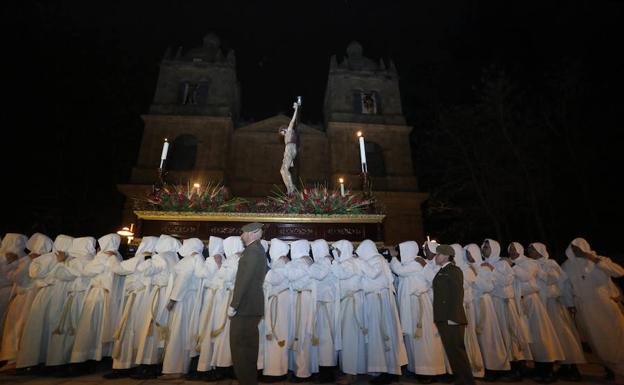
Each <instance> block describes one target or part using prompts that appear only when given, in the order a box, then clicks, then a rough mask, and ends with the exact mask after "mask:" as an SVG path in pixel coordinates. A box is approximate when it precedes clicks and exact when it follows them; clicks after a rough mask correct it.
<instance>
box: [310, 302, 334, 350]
mask: <svg viewBox="0 0 624 385" xmlns="http://www.w3.org/2000/svg"><path fill="white" fill-rule="evenodd" d="M328 303H331V302H330V301H317V302H316V312H317V314H318V313H320V308H323V309H324V310H325V318H326V319H327V325H328V328H329V336H330V338H331V339H332V341H333V340H334V329H333V326H332V322H331V319H330V318H329V308H328V307H327V304H328ZM319 343H320V340H319V338H318V336H317V335H316V328H314V332H313V334H312V345H314V346H316V345H318V344H319Z"/></svg>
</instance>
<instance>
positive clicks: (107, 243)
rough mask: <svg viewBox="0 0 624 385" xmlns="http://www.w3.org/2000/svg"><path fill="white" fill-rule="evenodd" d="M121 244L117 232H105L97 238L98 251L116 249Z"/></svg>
mask: <svg viewBox="0 0 624 385" xmlns="http://www.w3.org/2000/svg"><path fill="white" fill-rule="evenodd" d="M120 244H121V237H120V236H119V235H117V234H107V235H105V236H103V237H101V238H100V239H98V245H100V251H117V250H119V245H120Z"/></svg>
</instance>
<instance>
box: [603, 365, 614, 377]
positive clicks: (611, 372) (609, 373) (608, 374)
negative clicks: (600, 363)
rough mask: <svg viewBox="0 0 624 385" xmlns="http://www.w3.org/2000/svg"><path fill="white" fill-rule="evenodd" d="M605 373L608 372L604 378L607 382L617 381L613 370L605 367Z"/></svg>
mask: <svg viewBox="0 0 624 385" xmlns="http://www.w3.org/2000/svg"><path fill="white" fill-rule="evenodd" d="M605 372H607V373H606V374H605V377H604V378H605V380H607V381H613V380H615V373H613V370H611V369H609V368H607V367H606V366H605Z"/></svg>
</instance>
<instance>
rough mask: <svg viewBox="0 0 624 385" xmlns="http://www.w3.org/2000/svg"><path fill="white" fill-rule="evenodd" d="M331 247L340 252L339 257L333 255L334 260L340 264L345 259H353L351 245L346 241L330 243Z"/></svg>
mask: <svg viewBox="0 0 624 385" xmlns="http://www.w3.org/2000/svg"><path fill="white" fill-rule="evenodd" d="M332 246H333V247H334V248H335V249H338V250H340V257H338V256H337V255H336V254H334V258H336V259H337V260H338V261H340V262H344V261H346V260H347V259H349V258H351V257H353V244H352V243H351V242H349V241H347V240H346V239H341V240H339V241H336V242H334V243H332Z"/></svg>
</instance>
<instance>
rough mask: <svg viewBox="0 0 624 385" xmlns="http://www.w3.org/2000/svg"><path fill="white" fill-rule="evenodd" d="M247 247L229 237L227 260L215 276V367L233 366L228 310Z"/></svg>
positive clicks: (226, 241) (212, 361)
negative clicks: (239, 267)
mask: <svg viewBox="0 0 624 385" xmlns="http://www.w3.org/2000/svg"><path fill="white" fill-rule="evenodd" d="M244 249H245V247H244V246H243V241H242V240H241V239H240V237H227V238H226V239H224V240H223V250H224V253H225V260H224V261H223V262H222V264H221V268H220V269H219V270H218V271H217V273H216V275H215V280H216V282H217V291H216V293H215V303H214V313H213V322H212V332H211V339H212V360H211V363H210V364H211V365H212V366H213V367H217V366H218V367H229V366H232V351H231V350H230V317H228V309H229V307H230V302H232V295H233V294H234V284H235V282H236V272H237V271H238V261H239V259H240V255H241V253H242V252H243V250H244Z"/></svg>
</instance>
